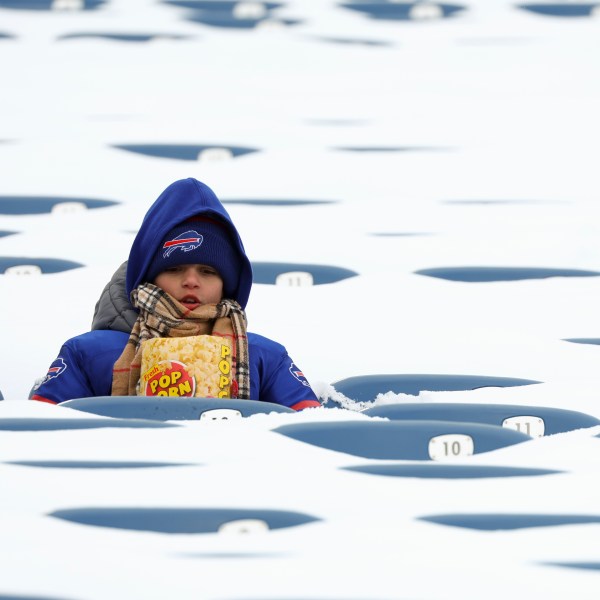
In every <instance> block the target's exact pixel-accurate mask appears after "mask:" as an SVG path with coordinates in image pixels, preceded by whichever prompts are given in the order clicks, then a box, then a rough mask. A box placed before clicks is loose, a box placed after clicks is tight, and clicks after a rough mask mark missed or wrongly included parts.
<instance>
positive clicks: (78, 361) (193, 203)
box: [32, 178, 320, 410]
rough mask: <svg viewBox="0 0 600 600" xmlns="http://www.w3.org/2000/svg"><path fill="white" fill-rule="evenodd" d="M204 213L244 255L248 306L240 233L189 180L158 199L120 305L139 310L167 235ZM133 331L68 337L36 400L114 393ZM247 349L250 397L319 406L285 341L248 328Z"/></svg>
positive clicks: (134, 250) (241, 287) (240, 285)
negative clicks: (136, 300)
mask: <svg viewBox="0 0 600 600" xmlns="http://www.w3.org/2000/svg"><path fill="white" fill-rule="evenodd" d="M199 216H200V217H203V218H210V219H213V220H216V221H219V222H220V223H222V224H223V226H224V227H226V229H227V230H228V232H229V236H230V241H231V243H232V244H233V246H234V247H235V248H236V250H237V252H238V253H239V256H238V259H239V277H238V280H237V287H236V288H235V289H234V291H233V293H232V294H231V297H232V298H233V299H234V300H236V301H237V302H238V303H239V304H240V305H241V306H242V307H244V308H245V307H246V304H247V302H248V298H249V296H250V290H251V288H252V267H251V265H250V261H249V260H248V257H247V256H246V252H245V250H244V246H243V244H242V240H241V239H240V236H239V233H238V231H237V229H236V228H235V225H234V224H233V222H232V221H231V217H230V216H229V214H228V213H227V211H226V210H225V207H224V206H223V205H222V204H221V202H220V201H219V199H218V198H217V196H216V195H215V194H214V192H213V191H212V190H211V189H210V188H209V187H208V186H207V185H205V184H203V183H201V182H200V181H197V180H196V179H192V178H189V179H183V180H180V181H176V182H175V183H173V184H171V185H170V186H169V187H167V189H166V190H165V191H164V192H163V193H162V194H161V195H160V196H159V197H158V198H157V200H156V201H155V202H154V204H153V205H152V206H151V207H150V209H149V210H148V212H147V213H146V216H145V217H144V220H143V222H142V225H141V227H140V229H139V231H138V233H137V235H136V237H135V240H134V241H133V244H132V246H131V251H130V254H129V260H128V262H127V274H126V281H125V290H123V291H122V294H121V296H122V297H121V303H122V304H123V305H126V308H127V311H128V312H131V311H133V310H135V309H134V308H133V306H132V305H131V304H130V302H129V298H130V295H131V292H132V290H134V289H136V288H137V286H138V285H140V284H141V283H144V282H145V281H146V274H147V272H148V270H149V267H150V266H151V264H152V261H153V259H154V257H155V256H156V254H157V251H158V248H159V245H160V243H161V242H162V240H163V238H164V237H165V236H166V235H167V233H168V232H169V231H170V230H171V229H173V228H174V227H175V226H177V225H179V224H181V223H182V222H184V221H186V220H188V219H190V218H192V217H199ZM117 291H119V290H117ZM107 294H110V295H111V296H113V295H114V294H115V289H114V287H113V288H112V289H110V290H109V286H107V288H105V295H107ZM112 320H113V321H114V319H112ZM109 321H110V319H109ZM130 321H131V319H129V322H130ZM105 322H106V321H105ZM129 333H130V328H129V330H127V329H126V328H123V327H121V330H120V331H119V330H114V329H96V330H93V331H90V332H87V333H84V334H82V335H79V336H76V337H74V338H71V339H70V340H67V341H66V342H65V343H64V344H63V346H62V348H61V350H60V353H59V355H58V357H57V358H56V360H55V361H54V362H53V363H52V364H51V365H50V368H49V370H48V373H47V374H46V376H45V378H44V379H43V380H42V382H41V384H39V386H38V387H37V389H35V390H34V394H33V395H32V399H34V400H41V401H46V402H51V403H53V404H57V403H60V402H64V401H65V400H70V399H72V398H85V397H91V396H110V394H111V388H112V368H113V365H114V363H115V361H116V360H117V359H118V358H119V356H120V355H121V353H122V352H123V349H124V348H125V345H126V343H127V341H128V339H129ZM248 350H249V355H250V386H251V387H250V398H251V399H253V400H261V401H265V402H272V403H275V404H281V405H284V406H288V407H291V408H294V409H296V410H301V409H303V408H308V407H313V406H320V403H319V401H318V400H317V397H316V395H315V394H314V392H313V391H312V389H311V387H310V385H309V383H308V381H307V380H306V379H305V378H304V376H303V374H302V371H301V370H300V369H298V368H297V367H296V365H295V364H294V362H293V361H292V359H291V358H290V357H289V356H288V354H287V351H286V349H285V348H284V347H283V346H282V345H281V344H278V343H277V342H274V341H273V340H270V339H268V338H265V337H263V336H260V335H258V334H254V333H250V332H248Z"/></svg>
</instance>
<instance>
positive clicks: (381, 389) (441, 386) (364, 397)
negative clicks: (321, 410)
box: [330, 373, 541, 404]
mask: <svg viewBox="0 0 600 600" xmlns="http://www.w3.org/2000/svg"><path fill="white" fill-rule="evenodd" d="M536 383H541V382H539V381H534V380H533V379H518V378H516V377H493V376H488V375H446V374H435V373H392V374H377V375H357V376H355V377H348V378H346V379H340V380H339V381H335V382H334V383H332V385H333V387H334V388H335V389H336V391H338V392H341V393H342V394H344V396H346V397H348V398H351V399H352V400H356V401H359V402H371V401H372V400H375V398H376V397H377V395H378V394H385V393H387V392H393V393H395V394H411V395H414V396H418V395H419V393H420V392H422V391H428V392H452V391H463V390H474V389H477V388H482V387H513V386H519V385H532V384H536ZM330 404H333V403H331V402H330Z"/></svg>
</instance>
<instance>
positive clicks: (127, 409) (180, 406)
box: [59, 396, 295, 421]
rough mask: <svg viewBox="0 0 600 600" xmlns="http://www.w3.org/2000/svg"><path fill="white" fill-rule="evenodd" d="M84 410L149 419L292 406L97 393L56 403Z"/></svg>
mask: <svg viewBox="0 0 600 600" xmlns="http://www.w3.org/2000/svg"><path fill="white" fill-rule="evenodd" d="M59 407H65V408H73V409H75V410H80V411H83V412H86V413H92V414H95V415H102V416H104V417H117V418H120V419H149V420H151V421H197V420H198V419H207V420H227V419H233V418H239V417H249V416H251V415H255V414H259V413H263V414H264V413H270V412H277V413H293V412H295V411H294V410H293V409H292V408H288V407H287V406H281V405H280V404H273V403H271V402H259V401H257V400H239V399H235V398H164V397H159V396H152V397H150V396H97V397H93V398H77V399H74V400H67V401H66V402H62V403H61V404H59Z"/></svg>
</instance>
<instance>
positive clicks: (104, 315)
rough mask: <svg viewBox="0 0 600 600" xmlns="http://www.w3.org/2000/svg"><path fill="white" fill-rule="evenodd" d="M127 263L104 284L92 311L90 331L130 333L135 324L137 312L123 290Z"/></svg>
mask: <svg viewBox="0 0 600 600" xmlns="http://www.w3.org/2000/svg"><path fill="white" fill-rule="evenodd" d="M126 273H127V261H125V262H124V263H123V264H122V265H121V266H120V267H119V268H118V269H117V270H116V271H115V273H114V275H113V276H112V279H111V280H110V281H109V282H108V283H107V284H106V286H105V288H104V290H102V294H101V295H100V299H99V300H98V302H97V303H96V308H95V309H94V318H93V320H92V329H110V330H112V331H123V332H125V333H130V332H131V329H132V327H133V325H134V323H135V322H136V319H137V316H138V314H137V312H136V310H135V309H134V308H133V306H131V303H130V302H129V298H128V297H127V292H126V290H125V274H126Z"/></svg>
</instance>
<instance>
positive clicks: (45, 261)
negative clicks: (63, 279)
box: [0, 256, 84, 276]
mask: <svg viewBox="0 0 600 600" xmlns="http://www.w3.org/2000/svg"><path fill="white" fill-rule="evenodd" d="M83 266H84V265H83V264H81V263H78V262H75V261H72V260H63V259H60V258H34V257H31V256H0V274H4V275H19V276H21V275H22V276H25V275H44V274H47V273H61V272H63V271H69V270H71V269H77V268H79V267H83Z"/></svg>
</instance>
